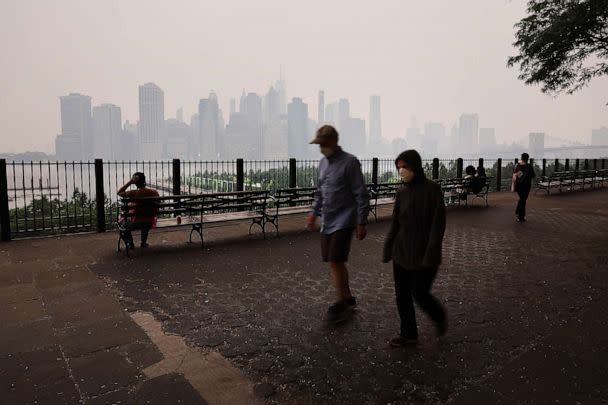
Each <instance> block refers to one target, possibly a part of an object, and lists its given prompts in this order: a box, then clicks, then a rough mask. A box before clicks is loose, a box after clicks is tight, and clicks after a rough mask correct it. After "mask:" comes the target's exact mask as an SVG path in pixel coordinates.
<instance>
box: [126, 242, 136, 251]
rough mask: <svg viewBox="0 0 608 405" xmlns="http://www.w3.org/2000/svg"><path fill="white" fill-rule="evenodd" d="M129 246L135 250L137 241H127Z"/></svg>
mask: <svg viewBox="0 0 608 405" xmlns="http://www.w3.org/2000/svg"><path fill="white" fill-rule="evenodd" d="M127 246H128V247H129V249H131V250H133V249H135V243H133V242H127Z"/></svg>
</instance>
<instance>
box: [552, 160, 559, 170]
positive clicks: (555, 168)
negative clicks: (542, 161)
mask: <svg viewBox="0 0 608 405" xmlns="http://www.w3.org/2000/svg"><path fill="white" fill-rule="evenodd" d="M553 171H554V172H559V159H555V167H554V168H553Z"/></svg>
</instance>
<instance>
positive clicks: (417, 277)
mask: <svg viewBox="0 0 608 405" xmlns="http://www.w3.org/2000/svg"><path fill="white" fill-rule="evenodd" d="M395 165H396V166H397V170H398V171H399V175H400V176H401V179H402V180H403V182H404V186H403V187H402V188H401V189H400V190H399V191H398V193H397V196H396V198H395V206H394V209H393V219H392V223H391V226H390V230H389V232H388V235H387V237H386V242H385V245H384V254H383V262H384V263H388V262H389V261H391V260H392V261H393V275H394V278H395V293H396V298H397V309H398V311H399V317H400V318H401V330H400V334H399V336H398V337H396V338H394V339H392V340H391V341H390V344H391V346H394V347H402V346H405V345H408V344H415V343H417V341H418V326H417V324H416V313H415V311H414V300H416V302H417V303H418V305H419V306H420V307H421V308H422V310H423V311H424V312H425V313H426V314H427V315H429V316H430V318H431V319H432V320H433V321H434V322H435V325H436V326H437V334H438V336H443V335H444V334H445V332H446V331H447V318H446V313H445V310H444V308H443V307H442V306H441V304H440V303H439V301H438V300H437V298H435V297H434V296H433V295H432V294H431V292H430V291H431V287H432V285H433V281H434V280H435V276H436V275H437V270H438V269H439V265H440V264H441V249H442V244H443V234H444V232H445V204H444V201H443V192H442V191H441V187H440V186H439V185H438V184H437V183H435V182H434V181H431V180H428V179H427V178H426V176H425V174H424V169H423V167H422V159H421V158H420V155H419V154H418V152H416V151H415V150H407V151H405V152H403V153H401V154H400V155H399V156H398V157H397V159H396V160H395Z"/></svg>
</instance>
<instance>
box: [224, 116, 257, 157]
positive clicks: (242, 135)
mask: <svg viewBox="0 0 608 405" xmlns="http://www.w3.org/2000/svg"><path fill="white" fill-rule="evenodd" d="M250 132H251V131H250V127H249V120H248V117H247V115H246V114H245V113H242V112H238V113H234V114H230V118H229V121H228V125H226V142H227V144H228V145H230V147H227V148H226V152H225V158H226V159H238V158H242V159H252V160H253V159H257V158H258V157H257V156H256V155H255V154H254V153H253V152H254V151H253V149H252V147H251V133H250Z"/></svg>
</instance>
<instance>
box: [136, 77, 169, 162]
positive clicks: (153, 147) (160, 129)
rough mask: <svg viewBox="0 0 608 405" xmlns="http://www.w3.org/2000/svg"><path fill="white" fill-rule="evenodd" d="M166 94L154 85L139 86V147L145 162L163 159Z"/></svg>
mask: <svg viewBox="0 0 608 405" xmlns="http://www.w3.org/2000/svg"><path fill="white" fill-rule="evenodd" d="M164 140H165V93H164V92H163V91H162V90H161V89H160V87H158V86H157V85H156V84H154V83H146V84H144V85H143V86H139V147H140V156H141V158H142V159H145V160H158V159H161V158H162V157H163V143H164Z"/></svg>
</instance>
